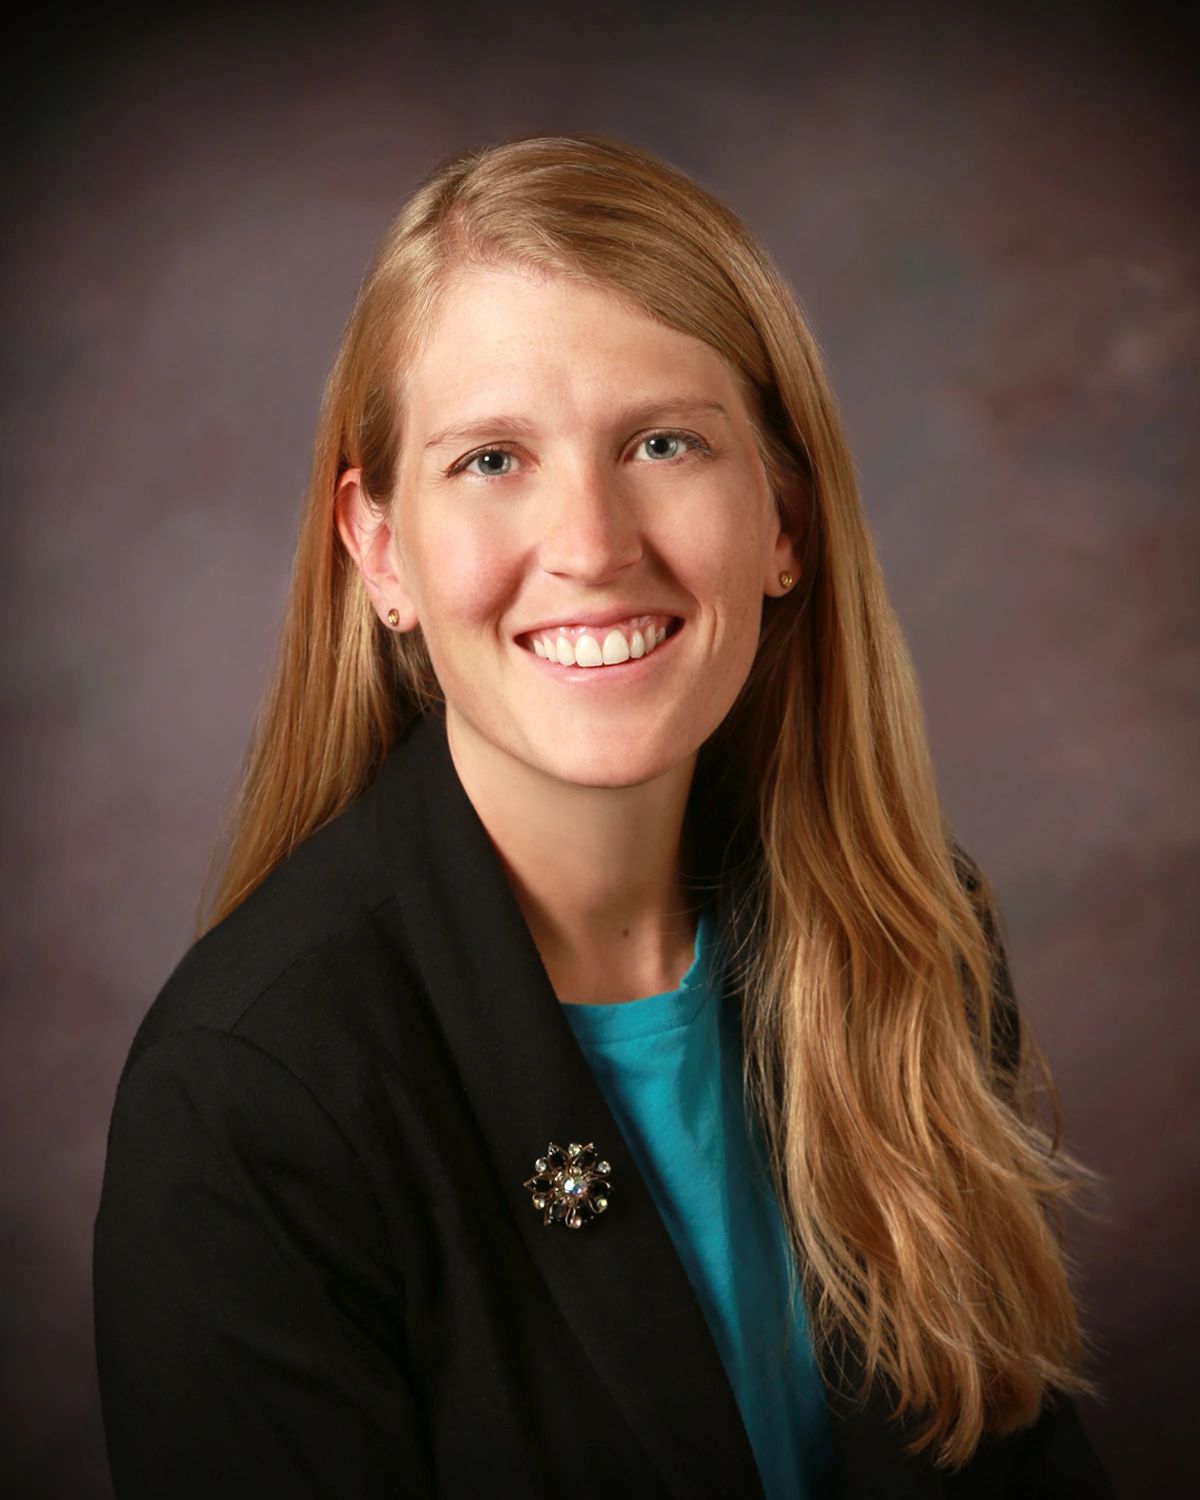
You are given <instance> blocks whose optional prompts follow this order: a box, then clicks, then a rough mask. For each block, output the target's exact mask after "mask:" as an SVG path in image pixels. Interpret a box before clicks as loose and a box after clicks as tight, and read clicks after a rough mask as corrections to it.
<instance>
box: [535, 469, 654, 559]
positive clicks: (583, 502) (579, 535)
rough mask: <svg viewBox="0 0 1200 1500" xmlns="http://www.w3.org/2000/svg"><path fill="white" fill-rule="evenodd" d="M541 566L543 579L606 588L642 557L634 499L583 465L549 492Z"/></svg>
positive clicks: (611, 479)
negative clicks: (567, 579)
mask: <svg viewBox="0 0 1200 1500" xmlns="http://www.w3.org/2000/svg"><path fill="white" fill-rule="evenodd" d="M548 490H549V493H548V494H547V496H546V500H545V507H544V509H543V510H542V513H541V543H540V546H539V560H540V562H541V565H542V567H543V568H544V569H545V570H546V572H547V573H558V574H561V575H563V576H564V577H570V578H575V579H578V580H579V581H581V582H583V583H593V584H595V583H604V582H605V581H606V580H607V579H609V578H611V577H612V576H613V575H614V574H615V573H619V572H620V571H621V569H623V568H627V567H629V566H630V564H631V563H635V562H637V561H638V560H639V559H640V558H641V556H642V535H641V520H640V517H639V515H638V510H637V506H636V504H635V503H634V501H633V499H632V497H630V496H629V495H627V494H625V493H623V487H622V485H621V484H620V482H619V481H618V480H617V479H616V478H615V477H614V476H613V475H612V474H611V472H607V471H606V470H605V469H604V468H603V467H602V466H601V465H600V464H598V463H586V464H585V463H581V464H579V465H578V466H574V467H573V468H572V469H571V471H570V472H565V473H562V474H560V475H559V476H558V478H556V479H555V480H552V481H551V484H550V486H549V487H548Z"/></svg>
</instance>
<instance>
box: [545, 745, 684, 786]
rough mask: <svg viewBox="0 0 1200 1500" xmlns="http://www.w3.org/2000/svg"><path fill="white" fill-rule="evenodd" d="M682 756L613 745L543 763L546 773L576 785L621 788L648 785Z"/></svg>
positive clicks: (561, 756) (668, 769) (558, 757)
mask: <svg viewBox="0 0 1200 1500" xmlns="http://www.w3.org/2000/svg"><path fill="white" fill-rule="evenodd" d="M679 759H680V758H679V757H678V756H667V755H652V754H648V753H646V752H645V751H643V752H641V753H637V754H632V755H631V754H630V753H629V752H628V751H624V750H619V749H612V750H597V749H594V748H593V749H590V750H589V751H587V752H586V753H584V754H581V755H560V756H555V757H554V758H553V759H552V760H547V761H542V762H540V763H539V769H540V770H541V771H542V772H543V774H544V775H547V776H552V777H554V778H555V779H556V780H558V781H565V782H570V783H571V784H572V785H574V786H590V787H608V788H614V789H615V788H620V787H630V786H644V785H645V784H646V782H648V781H654V780H656V779H657V778H658V777H660V776H663V775H665V774H666V773H667V772H668V771H670V770H671V769H672V768H673V767H674V766H675V765H677V764H678V762H679Z"/></svg>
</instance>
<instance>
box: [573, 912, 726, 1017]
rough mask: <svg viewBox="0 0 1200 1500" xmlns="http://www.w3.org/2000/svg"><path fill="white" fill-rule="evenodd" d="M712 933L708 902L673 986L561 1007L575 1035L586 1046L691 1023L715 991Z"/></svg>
mask: <svg viewBox="0 0 1200 1500" xmlns="http://www.w3.org/2000/svg"><path fill="white" fill-rule="evenodd" d="M714 937H715V934H714V931H713V918H712V914H711V912H710V910H709V908H708V907H707V906H705V907H702V908H701V910H700V914H699V917H698V919H697V922H696V942H695V946H694V948H693V950H692V961H691V963H690V964H689V966H688V970H687V973H686V974H684V976H683V978H682V979H681V980H680V981H679V984H678V985H677V986H676V988H675V989H673V990H660V991H659V992H658V993H657V994H655V995H642V996H639V997H638V998H637V999H636V1000H622V1001H618V1002H617V1003H615V1004H606V1003H603V1002H592V1001H574V1002H571V1003H570V1004H564V1005H563V1006H562V1010H563V1011H564V1012H565V1014H566V1017H567V1020H568V1022H569V1023H570V1025H571V1029H572V1030H573V1031H574V1033H575V1035H576V1037H577V1038H578V1039H579V1041H581V1042H583V1043H585V1044H587V1043H593V1044H595V1043H599V1042H615V1041H632V1040H634V1039H635V1038H637V1037H644V1036H657V1035H661V1034H662V1033H663V1032H667V1031H674V1030H676V1029H677V1028H679V1027H682V1026H689V1025H691V1023H692V1022H693V1021H695V1019H696V1017H697V1016H698V1015H699V1014H700V1012H701V1010H702V1009H703V1008H704V1006H705V1004H706V1003H708V1002H710V1001H711V1000H712V998H713V996H714V994H715V993H716V985H715V983H714V982H713V981H714V977H715V967H716V952H715V949H716V944H715V942H714Z"/></svg>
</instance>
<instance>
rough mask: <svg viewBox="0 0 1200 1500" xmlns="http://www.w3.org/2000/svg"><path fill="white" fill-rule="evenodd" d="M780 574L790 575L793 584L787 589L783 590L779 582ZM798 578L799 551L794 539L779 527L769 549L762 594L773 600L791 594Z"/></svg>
mask: <svg viewBox="0 0 1200 1500" xmlns="http://www.w3.org/2000/svg"><path fill="white" fill-rule="evenodd" d="M781 573H790V574H791V575H792V579H793V582H792V583H790V584H789V585H788V586H787V588H784V586H783V585H782V584H781V583H780V581H779V575H780V574H781ZM799 576H800V549H799V547H798V546H797V544H796V538H795V537H793V536H792V534H791V533H790V532H789V531H785V530H784V529H783V528H782V527H780V528H779V529H778V530H777V532H776V534H775V541H774V544H773V545H772V548H771V561H770V562H769V564H768V565H767V574H766V577H765V578H764V580H763V592H764V593H766V594H769V595H771V596H772V597H773V598H780V597H781V596H782V595H784V594H788V593H790V592H791V590H792V589H793V588H794V587H795V580H796V579H797V578H799Z"/></svg>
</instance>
